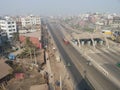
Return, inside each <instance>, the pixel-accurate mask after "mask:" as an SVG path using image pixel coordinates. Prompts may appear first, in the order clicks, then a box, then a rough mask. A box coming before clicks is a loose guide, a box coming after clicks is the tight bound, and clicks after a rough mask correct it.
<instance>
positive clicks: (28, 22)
mask: <svg viewBox="0 0 120 90" xmlns="http://www.w3.org/2000/svg"><path fill="white" fill-rule="evenodd" d="M21 23H22V26H23V27H28V26H33V25H41V20H40V17H39V16H33V15H30V16H26V17H21Z"/></svg>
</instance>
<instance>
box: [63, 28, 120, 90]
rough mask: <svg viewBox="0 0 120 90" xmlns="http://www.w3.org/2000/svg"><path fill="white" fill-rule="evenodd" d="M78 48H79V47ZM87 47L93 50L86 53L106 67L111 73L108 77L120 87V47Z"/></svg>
mask: <svg viewBox="0 0 120 90" xmlns="http://www.w3.org/2000/svg"><path fill="white" fill-rule="evenodd" d="M63 28H64V27H63ZM67 31H69V29H67ZM77 48H78V49H79V47H77ZM86 48H89V49H90V50H92V52H89V51H88V50H85V52H86V53H87V54H86V55H87V56H89V57H91V58H92V59H93V60H94V61H95V62H97V63H98V64H99V65H100V66H101V67H102V68H104V70H106V71H107V72H108V73H109V74H108V75H109V76H108V75H107V78H109V79H110V80H111V81H112V82H113V83H114V84H116V85H117V86H118V87H119V88H120V85H119V83H120V68H118V67H117V66H116V63H118V62H120V59H119V58H120V55H119V54H120V49H119V47H116V46H114V47H113V46H110V48H106V47H105V46H100V47H99V46H96V50H97V52H96V50H94V49H93V47H90V46H86ZM116 48H117V49H116Z"/></svg>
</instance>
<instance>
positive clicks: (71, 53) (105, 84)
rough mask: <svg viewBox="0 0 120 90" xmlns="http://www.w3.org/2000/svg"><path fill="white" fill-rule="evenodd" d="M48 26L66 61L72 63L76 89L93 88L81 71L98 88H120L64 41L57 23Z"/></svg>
mask: <svg viewBox="0 0 120 90" xmlns="http://www.w3.org/2000/svg"><path fill="white" fill-rule="evenodd" d="M48 28H49V30H50V31H51V34H52V35H53V38H54V40H55V42H56V44H57V46H58V49H59V51H60V53H61V56H62V57H63V59H64V62H65V63H66V64H67V63H70V64H71V66H70V67H68V69H69V71H70V73H71V75H72V77H73V79H74V82H75V84H74V86H75V87H76V90H91V89H93V88H91V87H90V85H89V84H90V83H87V82H86V81H85V80H87V79H83V77H82V75H81V74H80V73H83V74H84V76H85V77H86V78H88V79H89V80H90V82H91V83H92V85H93V86H94V87H95V88H96V90H118V88H117V87H116V86H115V85H114V84H113V83H111V82H110V81H109V80H108V79H107V78H106V77H105V76H104V75H102V74H101V73H100V72H99V71H97V70H96V69H95V68H94V67H93V66H89V65H87V61H86V59H85V58H84V57H83V56H82V55H80V53H78V52H77V51H76V50H75V49H74V47H73V46H71V45H67V46H66V45H65V44H64V43H63V41H62V34H60V33H61V32H60V30H59V28H58V27H56V25H55V24H48Z"/></svg>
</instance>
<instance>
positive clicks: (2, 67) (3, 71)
mask: <svg viewBox="0 0 120 90" xmlns="http://www.w3.org/2000/svg"><path fill="white" fill-rule="evenodd" d="M11 69H12V68H11V67H10V66H9V65H8V64H6V63H5V60H3V59H2V60H1V59H0V79H2V78H3V77H5V76H7V75H8V74H10V70H11Z"/></svg>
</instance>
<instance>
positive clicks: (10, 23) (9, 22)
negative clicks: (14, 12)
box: [0, 17, 17, 40]
mask: <svg viewBox="0 0 120 90" xmlns="http://www.w3.org/2000/svg"><path fill="white" fill-rule="evenodd" d="M0 27H1V29H2V30H3V31H5V32H6V33H7V37H8V39H9V40H11V39H12V37H13V33H15V32H17V29H16V22H15V21H14V20H13V19H12V18H10V17H5V18H3V19H0Z"/></svg>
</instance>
